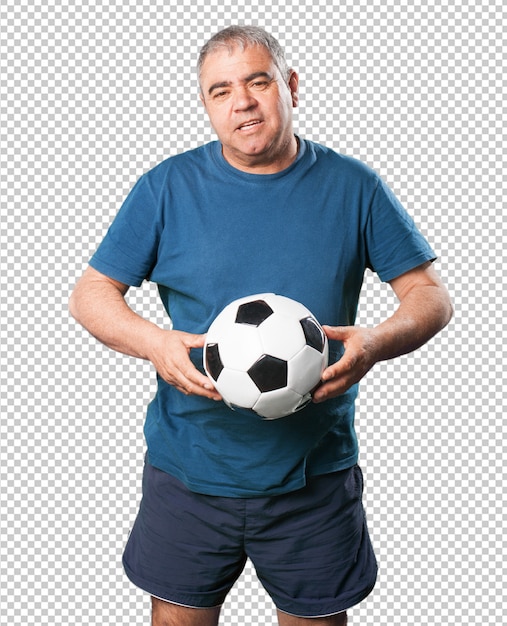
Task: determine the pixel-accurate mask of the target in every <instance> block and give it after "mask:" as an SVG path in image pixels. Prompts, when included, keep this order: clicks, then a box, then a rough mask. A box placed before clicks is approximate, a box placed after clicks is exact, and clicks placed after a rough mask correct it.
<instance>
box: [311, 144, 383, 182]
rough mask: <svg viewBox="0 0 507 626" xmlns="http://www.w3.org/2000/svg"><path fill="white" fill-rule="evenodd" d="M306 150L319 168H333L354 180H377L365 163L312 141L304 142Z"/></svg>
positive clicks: (376, 176)
mask: <svg viewBox="0 0 507 626" xmlns="http://www.w3.org/2000/svg"><path fill="white" fill-rule="evenodd" d="M305 144H306V149H307V150H308V151H309V153H310V154H311V155H312V156H313V158H314V160H315V162H316V163H317V164H318V165H319V166H321V167H328V168H333V169H334V170H336V171H339V172H342V173H343V174H346V175H348V176H351V177H353V178H354V179H356V180H357V179H364V180H370V181H376V180H378V178H379V177H378V174H377V173H376V172H375V171H374V170H373V169H372V168H371V167H370V166H369V165H367V164H366V163H364V162H363V161H360V160H359V159H357V158H355V157H352V156H349V155H346V154H343V153H341V152H337V151H336V150H334V149H333V148H329V147H328V146H325V145H323V144H320V143H316V142H314V141H309V140H305Z"/></svg>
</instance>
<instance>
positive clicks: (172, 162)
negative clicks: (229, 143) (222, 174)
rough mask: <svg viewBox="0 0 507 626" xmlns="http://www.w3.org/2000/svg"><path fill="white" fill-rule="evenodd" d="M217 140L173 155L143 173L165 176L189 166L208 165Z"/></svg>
mask: <svg viewBox="0 0 507 626" xmlns="http://www.w3.org/2000/svg"><path fill="white" fill-rule="evenodd" d="M215 144H216V142H210V143H207V144H204V145H202V146H198V147H197V148H192V149H190V150H185V151H184V152H180V153H178V154H174V155H171V156H169V157H167V158H166V159H164V160H163V161H161V162H160V163H158V164H157V165H155V166H154V167H152V168H151V169H149V170H148V171H147V172H145V173H144V174H143V177H144V178H151V179H157V178H159V179H160V178H164V177H166V176H167V174H168V173H169V172H171V171H173V170H175V169H176V170H178V169H185V168H187V167H189V166H191V167H195V166H198V165H201V166H204V167H205V166H206V165H207V164H208V163H209V161H210V159H211V158H212V153H213V150H214V149H215Z"/></svg>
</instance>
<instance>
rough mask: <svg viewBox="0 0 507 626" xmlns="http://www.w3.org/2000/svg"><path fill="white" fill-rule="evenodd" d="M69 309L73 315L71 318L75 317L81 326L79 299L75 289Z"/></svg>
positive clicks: (68, 304) (71, 295) (70, 298)
mask: <svg viewBox="0 0 507 626" xmlns="http://www.w3.org/2000/svg"><path fill="white" fill-rule="evenodd" d="M67 309H68V311H69V313H70V315H71V317H73V318H74V319H75V320H76V322H78V323H79V324H81V320H80V318H81V316H80V313H79V297H78V295H77V294H76V289H74V291H73V292H72V293H71V294H70V297H69V300H68V303H67Z"/></svg>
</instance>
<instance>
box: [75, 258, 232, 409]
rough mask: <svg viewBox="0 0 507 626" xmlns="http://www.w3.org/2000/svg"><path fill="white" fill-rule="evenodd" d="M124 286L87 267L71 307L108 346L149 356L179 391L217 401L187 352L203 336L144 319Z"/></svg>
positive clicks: (200, 341)
mask: <svg viewBox="0 0 507 626" xmlns="http://www.w3.org/2000/svg"><path fill="white" fill-rule="evenodd" d="M128 288H129V287H128V285H126V284H124V283H121V282H118V281H117V280H114V279H112V278H109V277H107V276H105V275H104V274H101V273H100V272H97V271H96V270H94V269H93V268H92V267H88V268H87V269H86V270H85V272H84V274H83V276H82V277H81V278H80V279H79V281H78V283H77V285H76V287H75V288H74V291H73V292H72V296H71V298H70V302H69V307H70V312H71V314H72V315H73V317H74V318H75V319H76V320H77V321H78V322H79V323H80V324H82V326H84V327H85V328H86V329H87V330H88V331H89V332H90V333H91V334H92V335H93V336H94V337H96V338H97V339H98V340H99V341H101V342H102V343H103V344H105V345H106V346H108V347H109V348H111V349H112V350H117V351H118V352H122V353H123V354H128V355H129V356H133V357H137V358H141V359H147V360H149V361H151V362H152V363H153V365H154V366H155V369H156V370H157V372H158V373H159V375H160V376H161V377H162V378H163V379H164V380H165V381H166V382H168V383H169V384H171V385H174V386H175V387H176V388H177V389H178V390H179V391H181V392H182V393H184V394H187V395H188V394H196V395H199V396H205V397H206V398H211V399H213V400H220V399H221V396H220V394H219V393H218V392H217V391H216V389H215V388H214V387H213V385H212V384H211V381H210V380H209V378H208V377H207V376H205V375H204V374H202V373H201V372H200V371H199V370H198V369H196V367H195V366H194V364H193V363H192V361H191V360H190V356H189V354H190V350H191V349H192V348H202V347H203V345H204V335H193V334H190V333H184V332H181V331H176V330H164V329H162V328H159V327H158V326H157V325H156V324H152V323H151V322H150V321H148V320H145V319H143V318H142V317H140V316H139V315H137V313H135V312H134V311H133V310H132V309H131V308H130V307H129V306H128V305H127V303H126V301H125V294H126V293H127V291H128Z"/></svg>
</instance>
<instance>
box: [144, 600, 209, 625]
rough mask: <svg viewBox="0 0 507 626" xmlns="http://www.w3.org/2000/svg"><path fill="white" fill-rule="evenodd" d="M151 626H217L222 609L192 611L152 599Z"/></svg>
mask: <svg viewBox="0 0 507 626" xmlns="http://www.w3.org/2000/svg"><path fill="white" fill-rule="evenodd" d="M151 606H152V614H151V626H217V625H218V618H219V616H220V607H219V606H217V607H213V608H211V609H191V608H188V607H184V606H178V605H177V604H171V603H170V602H164V600H159V599H158V598H153V597H152V599H151Z"/></svg>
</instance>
